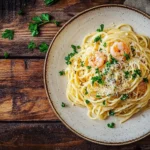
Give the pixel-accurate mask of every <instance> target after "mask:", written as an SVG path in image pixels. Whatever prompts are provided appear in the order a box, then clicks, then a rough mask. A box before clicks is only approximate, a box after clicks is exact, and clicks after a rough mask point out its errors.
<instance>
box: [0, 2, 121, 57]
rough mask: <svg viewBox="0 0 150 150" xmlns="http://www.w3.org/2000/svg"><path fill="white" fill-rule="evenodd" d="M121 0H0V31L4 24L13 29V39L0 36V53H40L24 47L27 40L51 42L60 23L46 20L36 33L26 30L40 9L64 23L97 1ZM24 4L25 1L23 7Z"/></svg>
mask: <svg viewBox="0 0 150 150" xmlns="http://www.w3.org/2000/svg"><path fill="white" fill-rule="evenodd" d="M123 2H124V0H60V1H59V2H58V3H57V4H55V5H53V6H49V7H47V6H45V4H44V0H26V1H25V0H0V14H1V15H0V34H1V33H2V32H3V31H4V30H5V29H6V28H7V29H13V30H14V31H15V37H14V40H12V41H9V40H7V39H2V38H1V36H0V56H3V53H4V51H8V52H9V53H10V57H23V56H27V57H28V56H30V57H32V58H33V57H34V58H35V57H37V56H38V57H41V58H44V56H45V54H43V53H40V52H39V51H38V50H35V51H34V52H31V51H29V50H28V49H27V44H28V43H29V41H30V40H33V41H35V43H36V44H37V45H39V43H41V42H43V41H44V42H47V43H48V44H49V43H50V42H51V40H52V38H53V37H54V35H55V34H56V33H57V32H58V30H59V29H60V27H56V26H55V25H54V24H51V23H50V24H47V25H44V26H43V27H42V28H41V32H40V36H39V37H35V38H34V37H31V34H30V32H29V31H28V24H29V22H31V18H32V17H33V16H36V15H40V14H42V13H49V14H51V15H52V16H53V17H54V18H55V19H56V20H59V21H61V22H62V24H61V25H63V24H64V23H66V22H67V21H68V20H69V19H71V18H72V17H73V16H74V15H76V14H78V13H79V12H81V11H83V10H85V9H88V8H91V7H93V6H97V5H100V4H108V3H119V4H122V3H123ZM24 4H27V5H26V6H25V7H23V5H24ZM22 7H23V8H24V11H25V13H26V14H25V15H24V16H19V15H17V12H18V10H19V9H20V8H22Z"/></svg>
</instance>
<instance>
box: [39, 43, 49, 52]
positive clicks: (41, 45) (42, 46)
mask: <svg viewBox="0 0 150 150" xmlns="http://www.w3.org/2000/svg"><path fill="white" fill-rule="evenodd" d="M39 50H40V52H47V50H48V45H47V44H46V43H45V42H43V43H42V44H40V46H39Z"/></svg>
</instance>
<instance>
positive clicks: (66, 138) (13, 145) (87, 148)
mask: <svg viewBox="0 0 150 150" xmlns="http://www.w3.org/2000/svg"><path fill="white" fill-rule="evenodd" d="M149 141H150V136H149V137H147V138H145V139H143V140H141V141H139V142H136V143H133V144H130V145H125V146H121V147H116V146H115V147H111V146H103V145H98V144H94V143H91V142H88V141H85V140H83V139H82V138H80V137H78V136H76V135H75V134H74V133H72V132H71V131H70V130H68V129H67V128H66V127H65V126H64V125H62V124H61V123H0V149H1V150H18V149H20V150H27V149H28V150H37V149H38V150H39V149H40V150H118V149H120V150H149V149H150V144H149Z"/></svg>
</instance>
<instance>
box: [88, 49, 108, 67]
mask: <svg viewBox="0 0 150 150" xmlns="http://www.w3.org/2000/svg"><path fill="white" fill-rule="evenodd" d="M105 62H106V56H105V55H104V54H103V53H101V52H99V51H97V52H95V53H94V54H92V55H91V57H90V59H89V65H90V66H92V67H97V68H101V67H103V66H104V63H105Z"/></svg>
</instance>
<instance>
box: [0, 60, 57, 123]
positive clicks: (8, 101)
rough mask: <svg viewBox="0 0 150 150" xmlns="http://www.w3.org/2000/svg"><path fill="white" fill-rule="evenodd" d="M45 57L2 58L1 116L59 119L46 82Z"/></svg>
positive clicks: (0, 61)
mask: <svg viewBox="0 0 150 150" xmlns="http://www.w3.org/2000/svg"><path fill="white" fill-rule="evenodd" d="M43 64H44V60H37V59H34V60H30V59H24V60H22V59H20V60H19V59H14V60H3V59H1V60H0V120H3V121H4V120H5V121H6V120H7V121H15V120H26V121H29V120H57V117H56V116H55V115H54V113H53V111H52V109H51V108H50V104H49V102H48V100H47V97H46V93H45V90H44V84H43Z"/></svg>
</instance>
